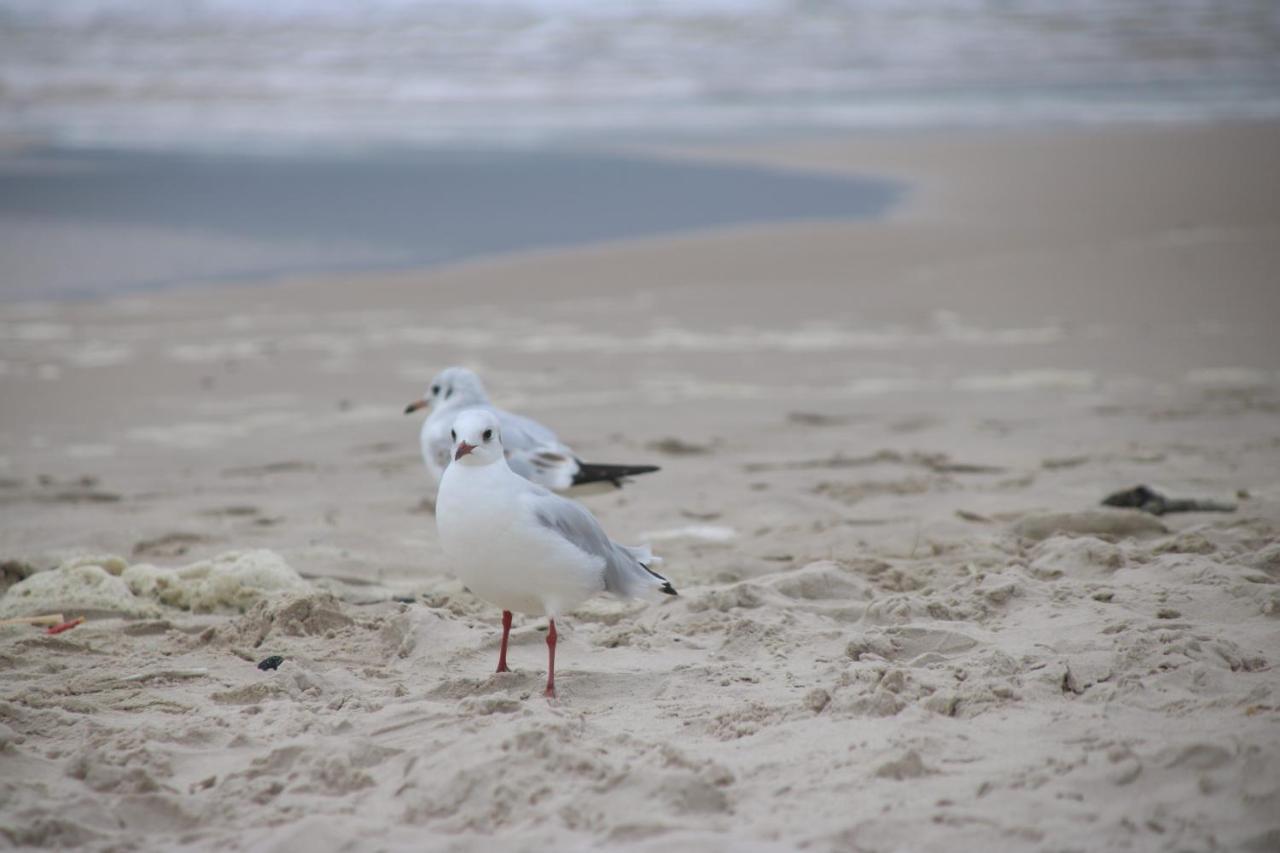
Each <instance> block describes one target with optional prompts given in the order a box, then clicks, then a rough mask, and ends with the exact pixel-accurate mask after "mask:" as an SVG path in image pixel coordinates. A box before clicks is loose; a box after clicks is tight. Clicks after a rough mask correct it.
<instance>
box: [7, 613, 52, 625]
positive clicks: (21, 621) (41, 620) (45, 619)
mask: <svg viewBox="0 0 1280 853" xmlns="http://www.w3.org/2000/svg"><path fill="white" fill-rule="evenodd" d="M63 621H64V620H63V618H62V614H61V613H48V614H45V615H44V616H18V617H16V618H13V619H0V626H4V625H61V624H62V623H63Z"/></svg>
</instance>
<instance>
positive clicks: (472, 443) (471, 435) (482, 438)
mask: <svg viewBox="0 0 1280 853" xmlns="http://www.w3.org/2000/svg"><path fill="white" fill-rule="evenodd" d="M449 437H450V438H451V439H453V461H455V462H458V463H461V464H462V465H491V464H493V463H494V462H497V461H499V460H501V459H502V458H503V451H502V433H501V431H500V430H499V429H498V419H497V418H496V417H495V416H494V415H493V413H492V412H486V411H484V410H483V409H468V410H467V411H465V412H463V413H462V414H460V415H458V419H457V420H455V421H454V422H453V429H452V430H450V431H449Z"/></svg>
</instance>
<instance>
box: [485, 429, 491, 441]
mask: <svg viewBox="0 0 1280 853" xmlns="http://www.w3.org/2000/svg"><path fill="white" fill-rule="evenodd" d="M483 438H484V440H485V441H488V440H489V439H491V438H493V430H491V429H487V430H485V431H484V436H483Z"/></svg>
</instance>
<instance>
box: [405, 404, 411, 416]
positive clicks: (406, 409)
mask: <svg viewBox="0 0 1280 853" xmlns="http://www.w3.org/2000/svg"><path fill="white" fill-rule="evenodd" d="M404 413H405V414H406V415H412V414H413V404H412V403H410V404H409V405H407V406H405V407H404Z"/></svg>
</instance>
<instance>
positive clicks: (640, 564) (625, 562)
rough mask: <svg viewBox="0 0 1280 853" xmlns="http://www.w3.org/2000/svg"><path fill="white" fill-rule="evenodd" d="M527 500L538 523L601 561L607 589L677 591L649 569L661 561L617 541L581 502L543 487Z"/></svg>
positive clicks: (624, 593)
mask: <svg viewBox="0 0 1280 853" xmlns="http://www.w3.org/2000/svg"><path fill="white" fill-rule="evenodd" d="M528 500H529V501H530V504H531V507H532V509H533V514H534V517H535V518H536V519H537V520H538V523H539V524H541V525H542V526H543V527H545V528H547V529H548V530H550V531H552V532H554V533H556V534H558V535H559V536H562V537H564V538H565V539H566V540H568V541H569V542H570V543H571V544H572V545H573V546H574V547H576V548H577V549H578V550H580V551H583V552H584V553H587V554H590V555H591V556H593V557H600V558H601V559H603V560H604V588H605V590H606V591H608V592H611V593H613V594H615V595H618V596H621V597H623V598H651V597H655V596H656V595H657V594H660V593H666V594H667V595H675V594H676V591H675V588H674V587H673V586H671V584H670V582H668V581H667V579H666V578H664V577H663V576H662V575H660V574H658V573H657V572H655V571H653V570H652V569H650V568H649V566H650V565H651V564H653V563H657V562H660V561H659V560H658V559H657V558H656V557H654V556H653V554H652V553H650V551H649V549H648V548H647V547H641V548H629V547H627V546H626V545H619V544H617V543H616V542H614V541H613V540H611V539H610V538H609V537H608V536H607V535H605V532H604V529H603V528H601V527H600V523H599V522H598V521H596V519H595V517H594V516H593V515H592V514H591V513H589V512H587V510H586V509H585V508H584V507H582V506H581V505H579V504H576V503H574V502H573V501H571V500H568V499H566V498H562V497H560V496H559V495H555V494H552V493H551V492H548V491H546V490H543V489H531V490H530V492H529V496H528Z"/></svg>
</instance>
